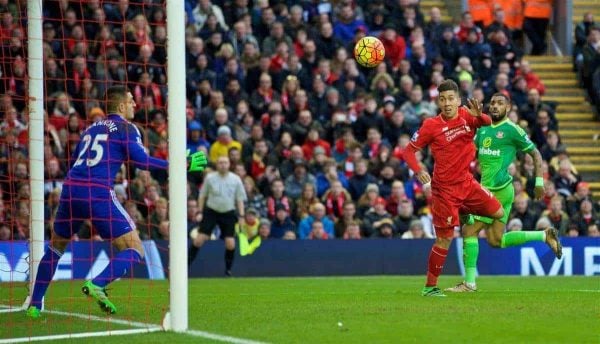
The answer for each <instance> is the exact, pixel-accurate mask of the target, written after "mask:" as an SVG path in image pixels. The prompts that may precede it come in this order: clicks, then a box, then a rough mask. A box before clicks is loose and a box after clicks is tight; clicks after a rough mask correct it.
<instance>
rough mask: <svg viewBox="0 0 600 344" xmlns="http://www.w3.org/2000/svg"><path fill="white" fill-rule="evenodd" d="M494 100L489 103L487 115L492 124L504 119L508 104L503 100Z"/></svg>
mask: <svg viewBox="0 0 600 344" xmlns="http://www.w3.org/2000/svg"><path fill="white" fill-rule="evenodd" d="M494 98H496V97H494ZM494 98H492V101H491V103H490V108H489V115H490V117H491V118H492V122H493V123H498V122H501V121H503V120H504V119H505V118H506V115H507V114H508V109H509V104H507V103H506V102H505V101H504V99H503V98H500V97H498V98H497V99H494Z"/></svg>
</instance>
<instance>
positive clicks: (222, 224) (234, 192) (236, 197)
mask: <svg viewBox="0 0 600 344" xmlns="http://www.w3.org/2000/svg"><path fill="white" fill-rule="evenodd" d="M229 165H230V163H229V158H228V157H226V156H222V157H219V158H218V159H217V172H213V173H210V174H209V175H208V176H206V178H205V179H204V183H203V184H202V188H201V189H200V197H199V200H198V209H199V210H200V212H201V214H202V216H201V220H200V232H199V233H198V236H197V237H196V238H194V240H193V241H192V244H191V245H190V250H189V255H188V265H191V263H192V262H193V261H194V259H195V258H196V255H198V250H199V249H200V247H202V245H204V243H205V242H206V240H208V239H209V238H210V235H211V233H212V230H213V229H214V228H215V226H216V225H219V228H220V229H221V237H223V238H224V239H225V275H227V276H231V266H232V265H233V257H234V253H235V238H234V234H235V224H236V222H238V221H239V222H240V225H242V224H243V221H244V202H245V201H246V191H245V190H244V185H243V184H242V180H241V179H240V177H239V176H238V175H236V174H234V173H232V172H229ZM236 207H237V211H238V213H237V216H238V217H236V213H235V208H236Z"/></svg>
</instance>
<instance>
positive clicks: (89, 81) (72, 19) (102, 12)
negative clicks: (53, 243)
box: [0, 0, 169, 339]
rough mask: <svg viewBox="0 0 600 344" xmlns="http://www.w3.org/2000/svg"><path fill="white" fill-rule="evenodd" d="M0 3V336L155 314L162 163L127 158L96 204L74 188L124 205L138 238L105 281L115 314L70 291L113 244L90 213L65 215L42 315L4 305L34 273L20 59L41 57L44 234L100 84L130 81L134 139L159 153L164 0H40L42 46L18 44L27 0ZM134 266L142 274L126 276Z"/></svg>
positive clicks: (97, 108)
mask: <svg viewBox="0 0 600 344" xmlns="http://www.w3.org/2000/svg"><path fill="white" fill-rule="evenodd" d="M0 12H1V16H2V17H1V24H0V25H1V27H0V36H1V37H0V39H1V41H2V48H1V49H0V54H2V56H0V61H2V65H1V68H2V70H1V71H0V72H1V73H0V74H1V77H0V94H1V95H2V96H1V98H0V99H1V101H0V102H1V104H0V107H1V111H2V113H3V116H2V117H3V120H2V124H1V126H2V128H1V129H2V141H1V145H0V191H1V193H0V196H1V197H0V219H1V225H0V245H6V246H5V248H6V250H8V254H7V252H5V251H6V250H2V252H0V275H1V278H0V282H1V283H0V284H1V286H0V307H1V308H0V312H6V314H4V316H3V317H2V327H3V330H2V331H1V335H0V339H1V338H17V337H33V336H38V335H54V334H64V333H75V332H94V331H105V330H115V329H124V328H130V327H131V326H132V325H131V322H133V321H135V322H141V323H147V324H160V322H161V320H162V317H163V315H164V312H165V311H166V308H167V307H168V290H167V287H168V286H167V282H166V281H165V280H164V279H165V277H166V267H163V266H162V263H161V258H160V257H161V255H168V252H167V251H168V250H167V245H166V242H165V241H163V240H165V239H168V231H169V227H168V206H167V201H166V195H167V189H166V185H167V178H166V171H157V172H147V171H144V170H141V169H138V168H136V167H134V166H133V165H131V164H128V165H123V166H122V167H121V168H120V169H119V172H118V173H117V177H116V181H115V186H114V190H113V195H112V196H113V197H114V200H113V201H112V202H113V203H112V204H109V203H105V204H98V203H99V202H97V200H96V199H95V198H94V197H98V196H97V195H93V194H91V195H89V197H90V199H88V200H85V201H91V202H88V203H92V204H94V203H96V204H95V205H94V206H95V207H97V208H96V209H102V208H106V209H108V208H110V207H111V206H113V207H117V208H118V212H120V213H122V214H124V213H126V214H127V215H126V216H125V218H127V220H129V219H131V220H132V221H133V222H135V226H136V227H137V231H138V233H139V235H140V237H141V238H142V240H144V249H145V251H146V252H145V253H146V256H145V257H144V258H143V259H142V264H139V266H136V267H135V268H134V269H133V271H131V272H129V273H128V275H125V276H123V278H122V279H121V280H120V281H118V282H116V283H114V284H112V285H110V286H109V287H108V290H107V293H108V295H109V297H110V299H111V301H113V302H114V303H115V304H116V305H117V306H119V305H120V306H121V307H120V309H119V311H118V313H117V315H115V318H118V319H119V320H123V322H121V323H120V322H119V321H117V322H114V321H113V322H102V321H97V319H95V317H97V316H102V312H101V311H100V310H99V309H98V305H96V304H95V302H91V301H90V302H87V301H86V299H85V298H84V296H83V295H81V292H80V290H81V286H82V285H83V281H84V280H87V279H91V278H93V277H95V276H96V275H98V274H99V273H100V272H101V271H102V270H103V269H104V267H105V266H106V265H107V263H108V262H109V259H110V258H111V257H113V256H114V255H116V253H117V252H118V251H117V250H116V249H114V248H112V247H111V246H110V242H109V241H107V240H105V239H103V238H102V237H101V235H100V230H99V228H98V225H97V224H96V226H95V225H94V224H92V221H90V219H89V218H81V219H76V218H73V219H74V220H81V221H77V222H76V223H75V226H74V227H73V228H72V232H73V241H74V243H73V244H72V245H69V247H68V248H67V250H66V252H65V254H64V255H63V256H62V257H61V260H60V261H59V263H58V267H57V270H56V273H55V275H54V280H55V281H54V282H53V283H52V285H50V287H49V289H48V292H47V294H46V298H45V309H46V313H45V315H44V317H45V321H44V322H43V323H37V324H32V323H29V322H27V321H25V318H24V315H23V313H20V312H11V310H16V309H17V308H19V307H21V306H22V303H23V301H24V300H25V298H26V296H27V295H28V294H29V284H28V280H29V278H30V277H31V278H33V276H30V275H29V265H28V262H29V252H28V244H27V241H28V240H29V239H30V234H31V228H30V224H29V222H30V209H31V207H30V199H31V192H30V190H29V187H30V186H29V160H28V157H29V154H28V122H29V118H28V110H27V100H28V99H27V97H26V95H27V86H28V82H29V81H28V77H27V62H28V60H27V59H28V58H32V59H36V58H37V59H40V58H42V57H43V63H44V81H43V82H44V110H45V113H44V160H43V161H40V162H39V163H41V164H43V166H44V184H43V192H44V200H45V202H44V205H45V209H44V239H45V240H46V242H48V241H49V240H50V237H51V233H52V231H53V225H54V220H55V218H56V216H57V209H58V205H59V199H60V194H61V190H62V189H63V188H64V187H65V186H64V179H65V176H66V174H67V172H68V170H69V167H70V166H72V165H73V164H74V163H76V161H74V159H75V160H76V159H77V158H78V157H73V153H74V151H75V149H76V147H77V145H78V144H79V142H80V140H81V139H82V138H81V133H82V132H83V131H84V130H85V129H86V128H87V127H88V126H89V125H91V124H92V123H94V122H98V121H101V120H103V119H106V118H107V114H106V112H105V110H106V104H105V101H104V94H105V91H106V89H107V88H109V87H111V86H114V85H122V86H126V87H128V88H129V90H131V93H132V94H133V96H134V100H135V102H136V103H137V107H136V108H135V118H134V120H133V122H134V124H135V125H136V127H137V128H138V130H139V131H140V133H141V137H142V138H143V145H144V146H145V147H146V149H147V151H148V153H149V154H150V155H151V156H154V157H159V158H163V159H166V158H167V149H168V141H167V122H166V112H165V105H166V86H165V85H166V64H165V63H166V47H165V41H166V27H165V21H164V19H165V18H164V17H165V16H164V13H165V4H164V2H148V1H141V0H140V1H129V2H127V1H125V2H124V1H102V2H100V1H81V2H79V1H77V2H73V1H55V0H49V1H44V2H43V56H28V53H27V42H28V39H27V38H28V37H27V26H26V25H27V2H26V1H24V0H18V1H9V2H8V3H6V2H3V4H0ZM96 153H98V152H97V151H96V152H94V151H93V146H90V149H88V150H87V152H86V153H85V154H84V155H81V156H80V158H83V159H84V160H85V159H87V162H86V163H87V165H88V166H90V161H89V159H90V158H94V155H95V154H96ZM104 200H106V199H104ZM72 206H76V205H72ZM73 211H74V209H71V212H73ZM107 216H108V217H107V218H105V219H104V220H107V221H106V222H107V223H108V224H109V226H112V225H113V224H115V223H117V221H116V219H114V218H112V217H111V215H110V212H108V213H107ZM96 220H102V219H99V218H96ZM117 225H118V224H117ZM112 230H113V229H112V228H111V229H110V231H112ZM150 239H155V241H149V240H150ZM136 276H137V277H142V278H144V279H143V280H139V281H135V282H134V280H133V279H130V277H136ZM147 277H150V278H147ZM153 278H156V279H162V281H155V280H154V279H153ZM138 282H139V283H138ZM56 312H68V313H72V314H70V315H67V316H65V315H64V314H63V315H60V314H58V313H56ZM134 327H139V324H138V326H134Z"/></svg>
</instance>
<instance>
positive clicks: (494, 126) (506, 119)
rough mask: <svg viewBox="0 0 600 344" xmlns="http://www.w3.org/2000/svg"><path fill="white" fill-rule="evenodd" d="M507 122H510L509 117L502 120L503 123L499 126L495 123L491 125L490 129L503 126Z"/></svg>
mask: <svg viewBox="0 0 600 344" xmlns="http://www.w3.org/2000/svg"><path fill="white" fill-rule="evenodd" d="M507 121H508V117H506V118H505V119H504V120H502V122H500V123H498V124H494V123H492V124H490V127H492V128H497V127H499V126H501V125H502V124H504V123H506V122H507Z"/></svg>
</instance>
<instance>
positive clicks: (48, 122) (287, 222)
mask: <svg viewBox="0 0 600 344" xmlns="http://www.w3.org/2000/svg"><path fill="white" fill-rule="evenodd" d="M185 5H186V14H187V16H186V18H187V22H186V30H185V38H184V37H181V38H172V39H185V44H186V54H185V56H176V57H169V58H170V59H172V61H171V62H173V63H185V65H186V67H187V77H186V80H185V82H186V85H187V110H186V113H185V114H170V115H172V116H179V115H181V116H184V115H185V116H186V118H187V131H188V132H187V147H188V148H189V149H190V150H191V151H197V150H204V151H206V152H207V155H208V156H209V158H210V161H212V162H214V161H215V160H216V158H217V157H219V156H222V155H227V156H229V158H230V160H231V162H232V164H231V166H232V167H231V168H232V171H233V172H235V173H236V174H238V175H239V176H240V177H241V178H242V180H243V183H244V186H245V189H246V192H247V194H248V208H252V210H251V211H248V210H247V211H246V214H249V213H252V214H257V215H258V217H259V219H260V230H259V231H258V233H259V235H261V236H262V237H263V238H283V239H332V238H344V239H359V238H370V237H378V238H404V239H412V238H429V237H432V235H433V229H432V224H431V215H430V213H431V211H430V208H429V203H430V198H431V190H430V189H429V188H426V187H423V185H421V184H420V183H419V182H418V181H417V180H416V178H414V176H413V173H412V172H411V171H409V170H408V168H407V167H406V164H405V163H404V161H403V150H404V148H405V147H406V145H407V144H408V143H409V141H410V137H411V135H413V133H414V132H415V131H416V130H417V129H418V128H419V126H420V125H421V123H422V122H423V120H424V119H426V118H428V117H431V116H435V115H436V114H437V111H438V109H437V107H436V97H437V90H436V86H437V85H438V84H439V83H440V82H441V81H442V80H444V79H445V78H451V79H454V80H456V81H457V83H458V84H459V85H460V90H461V96H462V97H463V98H470V97H474V98H477V99H479V100H480V101H484V102H485V101H487V100H489V98H490V97H491V95H492V94H493V93H495V92H502V93H504V94H507V95H509V96H510V98H511V99H512V100H513V107H512V110H511V111H510V113H509V118H510V120H512V121H513V122H515V123H517V124H518V125H519V126H521V127H523V128H524V129H525V130H527V132H529V134H530V135H531V137H532V139H533V141H534V142H535V143H536V144H537V146H538V148H539V149H540V151H541V152H542V154H543V157H544V164H543V169H544V178H545V183H546V194H545V195H544V198H543V199H542V200H541V201H535V200H533V198H532V196H533V188H534V185H535V182H534V179H535V178H534V177H535V174H534V164H533V161H532V160H531V158H530V157H529V156H528V155H522V156H519V159H518V160H517V161H515V162H514V164H513V165H511V168H510V173H511V175H513V176H514V186H515V195H516V199H515V206H514V210H513V214H512V215H511V221H510V223H509V226H508V227H509V230H536V229H541V228H544V227H546V226H548V225H553V226H555V227H557V228H558V229H559V230H560V232H561V234H562V235H565V236H566V235H568V236H585V235H590V236H592V235H594V236H598V225H597V220H598V217H597V210H598V207H599V204H598V203H597V202H596V201H595V200H592V196H591V194H590V189H589V185H588V184H587V183H586V182H583V181H581V178H580V177H579V175H578V174H577V170H576V168H575V167H574V166H573V165H572V164H571V163H570V161H569V155H568V152H567V150H566V148H565V146H564V145H562V144H561V139H560V133H559V131H558V126H557V117H556V104H554V103H552V102H548V101H545V100H544V99H543V95H544V92H545V87H544V84H543V82H542V81H541V80H540V79H539V78H538V77H537V76H536V74H535V73H534V72H533V71H532V69H531V67H530V65H529V63H528V62H527V61H526V60H525V59H524V58H523V51H522V50H521V48H520V47H519V44H518V43H516V42H515V41H514V38H513V37H514V35H513V29H511V28H510V27H508V26H507V25H506V24H504V17H505V14H504V11H503V9H502V8H497V9H496V10H495V12H494V18H493V21H492V22H491V23H489V24H488V25H482V24H480V25H481V26H478V25H476V24H475V22H474V20H473V16H472V15H471V14H470V13H469V12H465V13H464V14H463V15H462V17H461V20H460V22H459V23H457V24H456V25H451V23H444V22H442V21H441V18H442V16H441V12H440V10H439V9H438V8H433V9H432V10H431V11H430V12H429V13H423V12H422V11H421V9H420V6H419V1H418V0H397V1H383V0H371V1H361V0H358V1H348V0H342V1H335V2H332V3H328V2H319V1H271V2H270V3H269V2H268V1H265V0H259V1H254V2H253V3H249V1H247V0H235V1H217V0H213V1H211V0H198V1H191V0H187V1H185ZM24 7H25V2H24V1H17V2H16V3H15V2H13V1H7V0H0V14H1V21H0V35H1V37H0V39H1V43H2V49H0V51H1V52H2V54H3V55H2V57H1V61H2V65H1V68H2V69H1V71H0V72H1V76H0V95H1V96H0V116H1V118H0V122H1V124H0V126H1V129H2V135H1V141H0V178H1V180H0V182H1V186H2V188H1V189H0V190H1V191H2V192H1V193H0V196H1V197H0V199H1V201H0V219H2V225H1V226H0V240H10V239H15V240H19V239H26V238H28V236H29V199H30V190H29V184H28V164H27V158H28V152H27V142H28V134H27V128H28V111H27V108H26V100H27V98H26V89H27V83H28V80H27V68H26V66H27V65H26V59H27V57H28V56H27V48H26V46H27V45H26V42H27V39H26V30H25V26H24V25H25V18H26V16H25V15H24V11H25V8H24ZM165 16H166V14H165V7H164V1H152V0H146V1H143V2H141V0H140V3H135V2H133V1H132V2H129V1H127V0H119V1H115V2H110V3H109V2H104V3H102V2H101V1H98V0H95V1H94V0H90V1H65V0H48V1H44V18H45V20H44V24H43V37H44V49H43V54H44V56H43V61H44V67H45V69H44V73H45V77H44V84H45V99H44V104H45V110H46V111H45V123H44V128H45V133H46V136H45V142H44V159H45V161H44V166H45V185H44V194H45V198H46V211H45V215H46V220H47V221H48V222H47V223H48V226H47V227H48V228H47V233H48V234H49V233H50V230H51V220H52V218H53V214H54V212H55V211H56V208H57V203H58V197H59V195H60V187H61V184H62V180H63V179H64V177H65V173H66V171H67V170H68V166H69V164H70V159H71V154H72V152H73V149H74V147H75V145H76V144H77V143H78V141H79V136H80V133H81V132H82V130H83V129H84V128H85V127H86V126H87V125H88V124H90V123H92V122H94V121H97V120H101V119H103V118H105V116H106V114H105V113H104V111H103V108H104V104H103V101H102V95H103V93H104V90H105V89H106V88H107V87H108V86H110V85H113V84H125V85H127V86H128V87H129V89H130V90H131V92H132V94H133V96H134V98H135V101H136V103H137V109H136V115H135V120H134V121H135V123H136V125H138V127H139V128H140V130H141V132H142V133H143V137H144V140H145V144H146V146H147V147H148V149H149V152H150V153H151V154H152V155H153V156H156V157H161V158H168V149H167V147H168V146H167V145H168V138H167V128H168V116H167V111H166V105H167V98H168V97H167V93H166V83H167V77H166V73H165V69H166V61H167V55H166V47H165V44H166V27H165ZM586 30H587V29H586ZM588 31H589V33H587V34H586V35H587V37H588V44H587V45H585V46H584V48H583V55H584V57H583V61H584V62H583V66H584V70H586V68H587V70H589V58H588V57H586V56H588V55H589V53H590V52H594V53H595V54H596V55H595V56H596V58H597V56H598V45H599V43H598V39H599V38H598V37H600V32H599V31H597V30H595V29H589V30H588ZM365 35H373V36H377V37H379V38H380V39H381V40H382V42H383V44H384V46H385V48H386V60H385V62H384V63H382V64H381V65H379V66H378V67H376V68H373V69H364V68H361V67H359V66H358V65H357V64H356V62H355V60H354V59H353V56H352V51H353V46H354V44H355V42H356V41H357V40H358V39H360V38H361V37H364V36H365ZM594 39H595V41H594ZM594 42H595V43H594ZM34 58H35V57H34ZM585 66H588V67H585ZM583 74H584V76H585V75H587V76H592V74H589V72H588V74H586V73H585V72H584V73H583ZM597 74H598V73H595V74H594V75H596V76H597ZM584 80H585V79H584ZM171 82H183V80H176V81H171ZM592 89H594V88H593V87H592ZM595 89H596V90H598V89H600V88H599V87H596V88H595ZM419 159H420V160H421V161H422V163H423V164H424V165H425V166H427V167H428V168H429V169H430V170H431V169H432V165H433V161H432V160H431V157H430V155H429V154H428V152H427V151H423V152H421V153H420V154H419ZM472 166H473V173H474V174H478V166H477V163H476V162H474V163H473V165H472ZM202 177H203V176H202V175H190V176H189V177H188V182H187V194H188V203H187V207H188V222H189V228H188V231H190V232H192V231H193V230H194V228H195V227H197V226H198V222H197V219H198V203H197V202H198V201H197V197H198V191H199V188H200V185H201V183H202ZM166 180H167V175H166V172H164V171H158V172H157V171H152V172H147V171H141V170H136V169H134V168H133V167H129V166H124V168H123V169H122V172H121V173H119V175H118V177H117V183H116V185H115V193H116V195H117V198H118V200H119V202H121V203H122V204H123V207H124V209H126V211H127V212H128V213H129V215H130V216H131V218H132V219H133V221H135V223H136V224H137V228H138V230H139V232H140V234H141V236H142V237H143V238H153V239H165V238H168V235H169V222H168V220H169V214H168V206H167V204H168V203H167V199H166V197H167V194H168V193H167V189H166V185H167V183H166ZM182 187H183V185H182ZM457 233H458V232H457ZM76 238H80V239H88V238H92V239H97V240H100V238H98V236H97V235H96V233H95V231H94V229H93V228H92V226H91V224H90V223H89V222H87V223H85V224H84V225H83V226H82V228H81V229H80V231H79V232H78V233H77V235H76Z"/></svg>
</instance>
